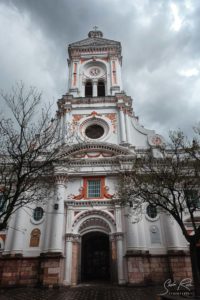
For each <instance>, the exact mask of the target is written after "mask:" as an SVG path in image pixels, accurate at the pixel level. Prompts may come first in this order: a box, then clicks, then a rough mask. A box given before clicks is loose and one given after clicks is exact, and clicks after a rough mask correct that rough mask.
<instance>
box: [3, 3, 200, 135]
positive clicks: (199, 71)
mask: <svg viewBox="0 0 200 300" xmlns="http://www.w3.org/2000/svg"><path fill="white" fill-rule="evenodd" d="M95 25H97V26H98V27H99V29H100V30H102V31H103V33H104V37H105V38H109V39H113V40H117V41H120V42H121V44H122V51H123V52H122V54H123V82H124V90H125V91H126V93H127V94H128V95H130V96H132V98H133V99H134V102H133V105H134V111H135V114H136V115H138V116H139V118H140V122H141V123H142V124H143V125H144V126H145V127H147V128H150V129H155V130H156V131H157V132H158V133H161V134H164V135H165V136H166V135H167V134H168V132H169V130H173V129H177V128H181V129H182V130H184V131H185V132H186V133H187V134H188V135H189V134H191V127H192V126H193V125H195V124H196V123H197V122H198V121H199V120H200V1H199V0H57V1H55V0H0V70H1V72H0V88H1V89H4V90H9V89H10V87H11V86H12V85H13V84H14V83H15V82H17V81H19V80H22V81H24V82H25V83H26V85H34V86H36V87H38V88H39V89H40V90H42V91H43V97H44V101H48V100H50V101H54V102H55V103H56V100H57V99H58V98H60V97H61V96H62V95H63V94H65V93H66V92H67V45H68V44H69V43H72V42H75V41H78V40H81V39H84V38H86V37H87V34H88V32H89V31H90V30H91V29H92V28H93V26H95ZM0 105H1V106H0V107H1V108H2V105H3V104H2V103H0Z"/></svg>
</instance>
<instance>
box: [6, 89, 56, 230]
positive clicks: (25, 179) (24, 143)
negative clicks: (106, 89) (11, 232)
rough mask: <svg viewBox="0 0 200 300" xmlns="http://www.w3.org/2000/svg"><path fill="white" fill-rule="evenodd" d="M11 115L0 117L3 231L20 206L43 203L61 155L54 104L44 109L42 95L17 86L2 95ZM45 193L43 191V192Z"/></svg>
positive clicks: (36, 91) (34, 90)
mask: <svg viewBox="0 0 200 300" xmlns="http://www.w3.org/2000/svg"><path fill="white" fill-rule="evenodd" d="M1 98H2V100H1V101H2V102H3V105H4V104H5V105H6V107H7V108H9V110H10V112H9V114H10V113H11V114H10V116H11V117H9V118H8V117H5V116H1V118H0V230H2V229H5V228H6V227H7V225H8V222H9V219H10V217H11V215H12V214H13V213H14V212H15V211H16V210H17V209H19V208H20V207H22V206H24V205H27V204H29V203H31V202H33V201H39V200H41V199H42V198H43V197H44V195H43V194H42V189H39V188H38V186H41V185H42V186H43V187H44V185H45V184H48V182H49V178H50V174H51V171H52V163H53V161H54V160H55V159H56V158H57V155H58V147H57V146H58V142H59V123H58V120H57V119H51V105H48V106H45V107H44V108H43V109H41V93H40V92H38V90H37V89H36V88H34V87H30V88H29V89H26V88H25V86H24V85H23V83H20V84H17V85H16V86H15V87H14V88H13V89H12V92H11V93H10V94H6V93H3V92H2V93H1ZM43 191H44V189H43Z"/></svg>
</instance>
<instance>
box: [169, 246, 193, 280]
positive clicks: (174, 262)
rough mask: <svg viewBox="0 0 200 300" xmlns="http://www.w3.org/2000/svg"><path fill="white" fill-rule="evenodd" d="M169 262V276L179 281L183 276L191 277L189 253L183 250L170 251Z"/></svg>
mask: <svg viewBox="0 0 200 300" xmlns="http://www.w3.org/2000/svg"><path fill="white" fill-rule="evenodd" d="M169 264H170V269H171V277H172V278H173V280H174V281H181V280H182V279H184V278H192V268H191V260H190V256H189V254H186V253H184V252H179V251H177V252H172V253H171V252H170V253H169Z"/></svg>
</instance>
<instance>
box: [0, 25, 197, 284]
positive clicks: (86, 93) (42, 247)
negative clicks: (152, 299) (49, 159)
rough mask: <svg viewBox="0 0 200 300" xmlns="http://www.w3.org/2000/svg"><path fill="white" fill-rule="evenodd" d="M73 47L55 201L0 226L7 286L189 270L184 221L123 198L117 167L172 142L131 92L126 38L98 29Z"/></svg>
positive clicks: (0, 263)
mask: <svg viewBox="0 0 200 300" xmlns="http://www.w3.org/2000/svg"><path fill="white" fill-rule="evenodd" d="M68 51H69V59H68V67H69V82H68V92H67V94H65V95H64V96H63V97H62V98H61V99H59V100H58V102H57V104H58V110H57V113H56V114H57V117H58V118H59V120H60V130H61V132H62V145H61V147H62V153H63V155H62V158H61V159H59V161H57V162H56V163H55V165H54V184H53V185H52V187H51V189H50V190H49V199H48V201H45V202H44V203H37V204H33V205H32V208H31V209H30V208H26V207H24V208H22V209H20V210H18V211H17V213H16V214H15V215H14V216H13V217H12V220H11V222H10V226H9V229H8V230H7V231H6V232H0V251H1V252H0V253H1V254H0V282H1V284H2V285H34V284H41V285H45V286H56V285H77V284H78V283H80V282H87V281H93V280H95V281H109V282H110V283H115V284H135V285H138V284H150V283H161V282H163V281H164V280H165V279H167V278H169V277H174V279H182V278H184V277H191V270H190V257H189V254H188V245H187V243H186V240H185V239H184V237H183V235H182V233H181V231H180V229H179V227H178V225H177V224H176V222H175V221H173V219H172V218H171V217H170V216H169V215H166V214H159V213H158V212H157V211H156V210H155V209H152V208H151V207H148V206H147V205H146V206H144V213H143V214H142V215H141V216H140V217H138V218H136V217H135V216H133V214H132V208H131V207H129V206H126V207H122V206H120V205H119V202H118V201H117V200H118V199H117V190H118V186H119V174H120V173H123V171H124V170H126V169H127V167H128V168H129V167H130V166H131V165H132V161H133V158H134V156H135V155H136V154H140V153H144V151H145V150H147V149H149V148H151V149H152V151H153V149H154V148H155V146H156V145H158V144H162V143H163V142H164V141H163V137H162V136H160V135H159V134H156V133H155V132H154V131H153V130H148V129H145V128H144V127H143V126H141V125H140V124H139V121H138V118H137V117H136V116H135V114H134V111H133V107H132V104H133V103H132V99H131V97H129V96H127V95H126V94H125V92H124V91H123V85H122V76H121V68H122V56H121V44H120V43H119V42H116V41H113V40H109V39H105V38H104V37H103V34H102V32H101V31H98V30H94V31H90V32H89V34H88V38H86V39H83V40H81V41H79V42H75V43H72V44H70V45H69V48H68ZM136 88H137V87H136ZM69 135H70V136H71V137H70V138H69Z"/></svg>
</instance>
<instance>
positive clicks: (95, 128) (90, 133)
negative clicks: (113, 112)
mask: <svg viewBox="0 0 200 300" xmlns="http://www.w3.org/2000/svg"><path fill="white" fill-rule="evenodd" d="M85 134H86V136H87V137H89V138H90V139H99V138H100V137H102V136H103V135H104V128H103V127H102V126H100V125H98V124H93V125H90V126H88V127H87V128H86V130H85Z"/></svg>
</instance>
